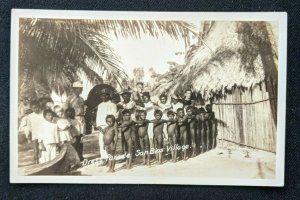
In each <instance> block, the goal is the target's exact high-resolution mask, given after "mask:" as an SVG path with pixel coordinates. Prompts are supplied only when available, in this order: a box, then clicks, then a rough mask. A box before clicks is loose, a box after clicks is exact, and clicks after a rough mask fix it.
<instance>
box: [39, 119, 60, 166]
mask: <svg viewBox="0 0 300 200" xmlns="http://www.w3.org/2000/svg"><path fill="white" fill-rule="evenodd" d="M38 141H39V142H42V143H43V144H44V146H45V148H46V151H42V152H41V157H40V163H44V162H48V161H50V160H52V159H54V158H55V157H56V150H57V144H58V143H59V135H58V127H57V124H54V123H51V122H48V121H46V120H44V122H43V123H41V126H40V131H39V136H38Z"/></svg>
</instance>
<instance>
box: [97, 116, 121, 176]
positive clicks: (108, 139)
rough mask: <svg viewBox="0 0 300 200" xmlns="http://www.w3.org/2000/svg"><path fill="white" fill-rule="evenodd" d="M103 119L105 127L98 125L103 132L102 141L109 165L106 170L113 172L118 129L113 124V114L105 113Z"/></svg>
mask: <svg viewBox="0 0 300 200" xmlns="http://www.w3.org/2000/svg"><path fill="white" fill-rule="evenodd" d="M105 120H106V123H107V127H105V128H104V129H102V128H101V127H99V130H100V131H101V132H102V133H103V134H104V136H103V143H104V148H105V150H106V152H107V155H108V167H109V169H108V171H107V172H115V164H116V161H115V151H116V145H117V142H118V130H117V127H116V126H115V121H116V119H115V116H114V115H107V116H106V119H105Z"/></svg>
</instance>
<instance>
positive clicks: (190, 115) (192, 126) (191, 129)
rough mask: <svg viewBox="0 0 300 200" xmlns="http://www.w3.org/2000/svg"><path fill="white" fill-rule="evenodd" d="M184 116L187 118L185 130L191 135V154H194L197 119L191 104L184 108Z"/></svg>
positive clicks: (193, 155)
mask: <svg viewBox="0 0 300 200" xmlns="http://www.w3.org/2000/svg"><path fill="white" fill-rule="evenodd" d="M186 118H187V131H188V133H189V135H190V137H191V144H192V149H193V151H192V156H191V157H195V156H196V137H197V136H196V133H197V132H196V125H197V120H196V116H195V114H194V107H193V106H188V107H187V108H186Z"/></svg>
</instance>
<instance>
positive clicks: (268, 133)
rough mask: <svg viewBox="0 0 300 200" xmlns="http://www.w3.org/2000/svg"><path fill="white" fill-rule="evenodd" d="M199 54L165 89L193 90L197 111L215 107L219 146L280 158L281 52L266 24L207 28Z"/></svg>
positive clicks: (205, 24) (207, 25)
mask: <svg viewBox="0 0 300 200" xmlns="http://www.w3.org/2000/svg"><path fill="white" fill-rule="evenodd" d="M202 27H203V29H202V30H201V31H200V37H201V38H202V40H201V41H199V45H198V47H197V50H196V51H194V53H193V54H191V55H188V57H187V59H186V60H187V61H186V66H185V67H184V69H183V70H182V71H181V73H178V75H177V77H176V79H175V80H176V81H173V82H169V83H167V84H165V85H163V86H160V87H162V88H163V87H165V86H166V87H165V90H166V91H167V92H170V93H173V92H175V93H178V94H183V92H184V90H185V89H186V87H187V86H192V89H193V90H194V92H195V94H196V98H197V104H198V106H200V105H204V104H207V103H211V104H212V105H213V111H214V112H215V117H216V119H217V121H218V139H219V140H218V141H219V144H221V145H223V146H226V145H230V144H233V143H234V144H238V145H242V146H248V147H252V148H256V149H262V150H266V151H270V152H276V122H277V83H278V57H277V55H278V52H277V38H276V34H274V27H272V24H269V23H267V22H203V23H202Z"/></svg>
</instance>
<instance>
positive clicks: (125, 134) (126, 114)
mask: <svg viewBox="0 0 300 200" xmlns="http://www.w3.org/2000/svg"><path fill="white" fill-rule="evenodd" d="M122 115H123V121H122V123H121V125H119V126H118V128H121V135H122V147H123V151H124V153H125V156H126V166H127V169H131V166H132V153H133V152H132V150H133V139H132V138H133V137H134V134H135V128H134V127H133V126H134V125H135V122H134V121H133V120H131V112H130V110H128V109H124V110H123V111H122Z"/></svg>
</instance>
